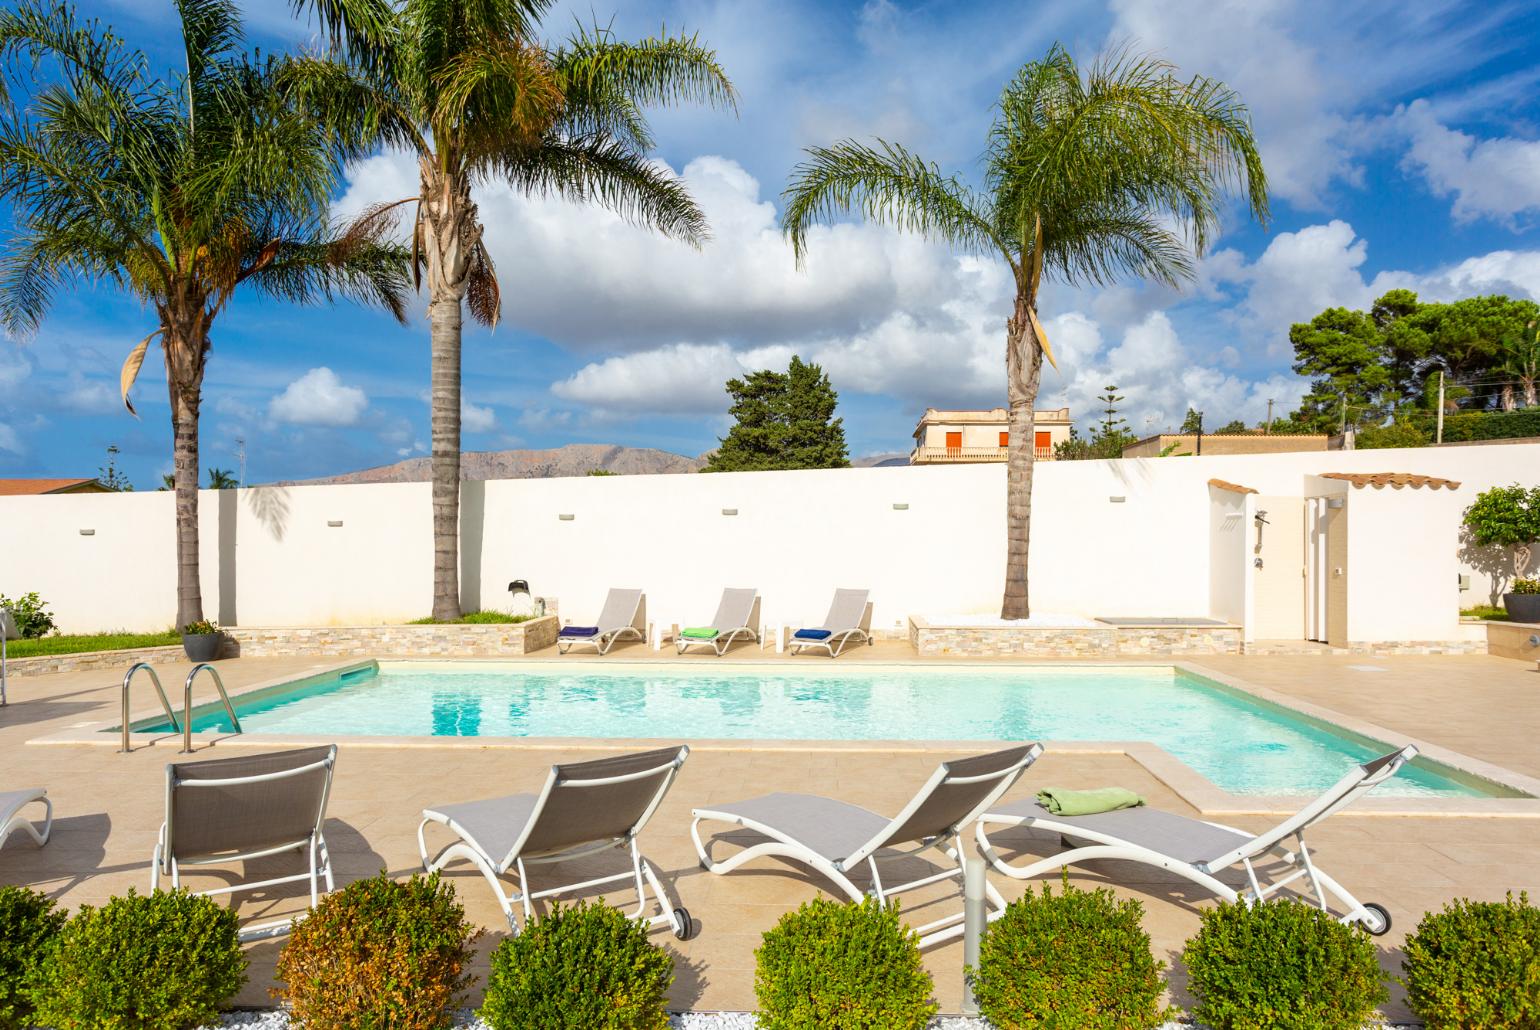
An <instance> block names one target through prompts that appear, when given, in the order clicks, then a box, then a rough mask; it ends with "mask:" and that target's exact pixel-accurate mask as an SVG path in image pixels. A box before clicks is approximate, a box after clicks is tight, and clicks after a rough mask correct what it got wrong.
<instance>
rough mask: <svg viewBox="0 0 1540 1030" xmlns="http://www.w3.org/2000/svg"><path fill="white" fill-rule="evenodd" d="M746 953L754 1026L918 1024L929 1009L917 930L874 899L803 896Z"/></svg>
mask: <svg viewBox="0 0 1540 1030" xmlns="http://www.w3.org/2000/svg"><path fill="white" fill-rule="evenodd" d="M754 958H755V960H756V968H755V972H754V994H755V996H756V997H757V998H758V999H759V1025H760V1027H761V1028H762V1030H805V1028H807V1027H818V1028H820V1030H919V1028H921V1027H923V1026H925V1024H926V1023H927V1022H928V1021H929V1020H930V1017H931V1016H933V1015H935V1013H936V1005H935V1003H934V1002H932V1001H931V1000H930V995H931V988H932V983H931V979H930V974H929V973H927V972H926V971H925V967H924V966H923V965H922V964H921V962H920V948H919V937H918V935H917V934H916V933H915V932H914V931H913V930H910V929H908V928H907V927H905V926H904V924H903V923H902V922H901V921H900V920H899V917H898V911H897V909H895V908H883V907H881V906H879V905H878V904H877V901H876V899H874V898H867V899H866V900H864V901H862V902H861V903H860V904H855V903H853V902H852V903H849V904H841V903H839V902H837V901H831V900H829V899H828V898H818V899H817V900H814V901H810V902H808V903H807V904H805V905H803V906H802V907H801V908H799V909H797V910H796V911H795V912H788V913H787V914H786V915H784V916H782V917H781V921H780V922H779V923H777V924H776V925H775V926H774V927H772V928H771V929H770V930H768V931H766V933H765V936H764V939H763V941H762V943H761V944H760V946H759V947H758V948H757V949H755V951H754Z"/></svg>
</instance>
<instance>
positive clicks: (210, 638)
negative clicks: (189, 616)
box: [182, 619, 225, 662]
mask: <svg viewBox="0 0 1540 1030" xmlns="http://www.w3.org/2000/svg"><path fill="white" fill-rule="evenodd" d="M224 642H225V635H224V633H223V631H221V630H220V628H219V627H218V626H217V625H215V624H214V623H212V622H209V621H208V620H207V619H203V620H200V621H198V622H189V623H188V624H187V625H185V626H183V627H182V650H183V651H184V652H186V654H187V660H188V661H190V662H212V661H213V660H214V659H215V658H218V657H219V648H220V647H221V645H223V644H224Z"/></svg>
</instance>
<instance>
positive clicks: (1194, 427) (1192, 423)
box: [1177, 408, 1203, 433]
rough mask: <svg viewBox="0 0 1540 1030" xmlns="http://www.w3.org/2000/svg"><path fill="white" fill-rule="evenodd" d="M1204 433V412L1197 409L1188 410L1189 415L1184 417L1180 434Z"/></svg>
mask: <svg viewBox="0 0 1540 1030" xmlns="http://www.w3.org/2000/svg"><path fill="white" fill-rule="evenodd" d="M1202 431H1203V412H1201V411H1199V410H1197V409H1196V408H1188V409H1187V414H1186V415H1184V416H1182V427H1181V428H1180V429H1178V430H1177V432H1179V433H1201V432H1202Z"/></svg>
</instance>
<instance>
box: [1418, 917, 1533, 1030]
mask: <svg viewBox="0 0 1540 1030" xmlns="http://www.w3.org/2000/svg"><path fill="white" fill-rule="evenodd" d="M1401 970H1402V972H1403V974H1404V976H1402V978H1401V982H1402V984H1404V985H1405V986H1406V997H1407V1001H1408V1003H1410V1005H1411V1007H1412V1010H1413V1011H1414V1012H1416V1013H1417V1014H1418V1015H1419V1016H1421V1017H1422V1018H1423V1020H1424V1021H1425V1022H1426V1024H1427V1027H1428V1030H1534V1028H1536V1027H1540V908H1536V907H1535V906H1533V905H1531V904H1530V903H1529V896H1528V895H1527V894H1520V895H1519V897H1518V900H1516V901H1515V900H1514V897H1513V895H1512V894H1511V893H1510V894H1509V895H1508V898H1507V900H1506V901H1469V900H1467V899H1465V898H1461V899H1459V900H1457V901H1454V902H1451V903H1449V904H1446V905H1445V906H1444V909H1443V911H1442V912H1436V913H1435V912H1430V913H1428V914H1427V915H1425V916H1423V918H1422V922H1420V923H1418V924H1417V930H1416V932H1414V933H1413V934H1412V935H1411V936H1409V937H1407V939H1406V958H1405V959H1403V960H1402V962H1401Z"/></svg>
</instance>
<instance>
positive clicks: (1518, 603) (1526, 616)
mask: <svg viewBox="0 0 1540 1030" xmlns="http://www.w3.org/2000/svg"><path fill="white" fill-rule="evenodd" d="M1503 607H1504V608H1506V609H1508V618H1510V619H1512V620H1513V621H1514V622H1540V594H1504V595H1503Z"/></svg>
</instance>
